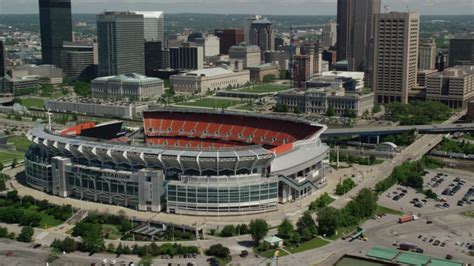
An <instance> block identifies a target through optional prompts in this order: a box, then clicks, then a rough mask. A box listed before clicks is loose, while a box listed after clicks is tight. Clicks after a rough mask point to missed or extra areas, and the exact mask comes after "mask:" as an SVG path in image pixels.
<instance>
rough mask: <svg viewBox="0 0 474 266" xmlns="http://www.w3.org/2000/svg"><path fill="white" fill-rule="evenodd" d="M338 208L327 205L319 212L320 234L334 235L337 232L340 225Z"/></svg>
mask: <svg viewBox="0 0 474 266" xmlns="http://www.w3.org/2000/svg"><path fill="white" fill-rule="evenodd" d="M338 212H339V211H338V210H337V209H335V208H333V207H326V208H324V209H322V210H320V211H319V213H318V232H319V234H320V235H325V236H332V235H334V234H335V233H336V228H337V225H338V223H337V222H338Z"/></svg>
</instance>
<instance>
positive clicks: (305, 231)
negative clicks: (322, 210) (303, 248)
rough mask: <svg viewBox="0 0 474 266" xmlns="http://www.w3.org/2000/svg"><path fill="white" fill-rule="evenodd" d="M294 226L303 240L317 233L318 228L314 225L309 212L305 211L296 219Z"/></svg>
mask: <svg viewBox="0 0 474 266" xmlns="http://www.w3.org/2000/svg"><path fill="white" fill-rule="evenodd" d="M296 228H297V230H298V233H299V234H300V235H301V237H302V238H303V239H304V240H309V239H311V238H313V237H314V236H315V235H316V234H317V233H318V228H317V227H316V223H315V222H314V220H313V217H311V214H310V213H309V212H305V213H304V214H303V216H301V218H299V219H298V222H297V223H296Z"/></svg>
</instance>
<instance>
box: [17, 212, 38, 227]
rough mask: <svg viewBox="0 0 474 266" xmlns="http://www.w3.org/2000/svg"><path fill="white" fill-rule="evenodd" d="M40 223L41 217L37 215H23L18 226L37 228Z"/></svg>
mask: <svg viewBox="0 0 474 266" xmlns="http://www.w3.org/2000/svg"><path fill="white" fill-rule="evenodd" d="M40 223H41V215H39V214H38V213H24V214H23V216H22V217H21V219H20V225H29V226H33V227H36V226H39V225H40Z"/></svg>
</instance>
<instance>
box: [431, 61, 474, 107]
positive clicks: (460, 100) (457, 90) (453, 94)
mask: <svg viewBox="0 0 474 266" xmlns="http://www.w3.org/2000/svg"><path fill="white" fill-rule="evenodd" d="M473 99H474V66H455V67H451V68H447V69H445V70H443V71H442V72H437V73H434V74H432V75H430V76H428V78H427V86H426V100H430V101H438V102H441V103H444V104H446V105H448V106H449V107H452V108H466V107H467V104H468V102H469V101H472V100H473Z"/></svg>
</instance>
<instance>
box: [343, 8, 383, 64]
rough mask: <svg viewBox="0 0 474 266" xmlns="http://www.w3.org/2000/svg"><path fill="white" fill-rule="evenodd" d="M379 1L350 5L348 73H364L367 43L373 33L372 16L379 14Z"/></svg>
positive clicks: (366, 62)
mask: <svg viewBox="0 0 474 266" xmlns="http://www.w3.org/2000/svg"><path fill="white" fill-rule="evenodd" d="M380 7H381V4H380V0H357V1H354V2H353V3H352V23H351V27H352V28H351V30H350V41H349V48H348V54H347V64H348V68H349V71H365V70H366V69H367V65H368V58H369V53H370V52H372V51H369V47H370V46H369V43H370V40H371V39H372V38H373V33H374V25H373V24H374V14H376V13H380Z"/></svg>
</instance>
